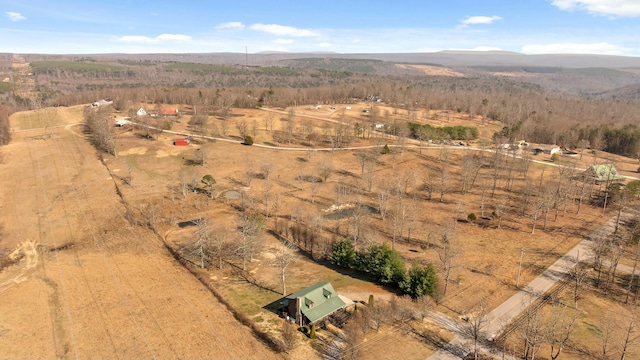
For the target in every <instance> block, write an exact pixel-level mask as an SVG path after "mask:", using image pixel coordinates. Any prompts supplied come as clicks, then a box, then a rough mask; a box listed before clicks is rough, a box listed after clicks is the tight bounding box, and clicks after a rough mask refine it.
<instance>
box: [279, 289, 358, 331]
mask: <svg viewBox="0 0 640 360" xmlns="http://www.w3.org/2000/svg"><path fill="white" fill-rule="evenodd" d="M283 305H284V307H285V309H286V310H287V313H288V314H289V316H291V317H292V318H293V319H295V321H296V323H297V324H300V325H309V324H315V323H317V322H318V321H320V320H322V319H324V318H326V317H327V316H329V315H331V314H333V313H334V312H335V311H337V310H340V309H343V308H344V307H345V306H346V304H345V302H344V301H343V300H342V299H341V298H340V297H339V296H338V294H337V293H336V291H335V290H334V289H333V286H331V284H330V283H328V282H319V283H317V284H314V285H312V286H310V287H308V288H306V289H302V290H300V291H298V292H296V293H293V294H291V295H289V296H287V298H286V299H285V301H284V302H283Z"/></svg>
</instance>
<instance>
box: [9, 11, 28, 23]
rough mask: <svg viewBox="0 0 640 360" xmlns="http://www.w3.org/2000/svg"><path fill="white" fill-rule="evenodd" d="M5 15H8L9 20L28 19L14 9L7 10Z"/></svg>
mask: <svg viewBox="0 0 640 360" xmlns="http://www.w3.org/2000/svg"><path fill="white" fill-rule="evenodd" d="M4 14H5V15H7V17H8V18H9V20H11V21H22V20H27V18H26V17H24V16H23V15H22V14H20V13H17V12H13V11H5V12H4Z"/></svg>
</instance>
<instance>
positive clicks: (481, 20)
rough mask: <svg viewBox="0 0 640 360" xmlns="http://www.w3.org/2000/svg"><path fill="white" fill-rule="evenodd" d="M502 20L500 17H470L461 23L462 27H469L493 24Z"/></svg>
mask: <svg viewBox="0 0 640 360" xmlns="http://www.w3.org/2000/svg"><path fill="white" fill-rule="evenodd" d="M498 20H502V18H501V17H500V16H496V15H493V16H469V17H467V18H466V19H464V20H462V21H461V22H460V27H468V26H469V25H477V24H492V23H494V22H495V21H498Z"/></svg>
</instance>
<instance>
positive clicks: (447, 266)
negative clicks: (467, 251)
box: [438, 226, 460, 296]
mask: <svg viewBox="0 0 640 360" xmlns="http://www.w3.org/2000/svg"><path fill="white" fill-rule="evenodd" d="M459 255H460V250H459V249H458V248H457V246H456V245H455V243H454V242H453V239H452V236H451V230H450V229H449V227H447V226H445V227H443V229H442V234H441V236H440V250H439V251H438V258H439V259H440V262H441V263H442V271H443V273H444V289H443V291H442V295H443V296H445V295H447V287H448V284H449V278H450V276H451V269H452V268H453V267H454V261H455V259H456V258H457V257H458V256H459Z"/></svg>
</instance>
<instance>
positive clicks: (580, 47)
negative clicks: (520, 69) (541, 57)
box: [522, 42, 632, 55]
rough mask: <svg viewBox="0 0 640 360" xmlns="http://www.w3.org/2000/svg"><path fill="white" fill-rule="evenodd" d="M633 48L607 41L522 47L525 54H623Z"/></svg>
mask: <svg viewBox="0 0 640 360" xmlns="http://www.w3.org/2000/svg"><path fill="white" fill-rule="evenodd" d="M631 50H632V49H628V48H624V47H621V46H618V45H612V44H609V43H606V42H601V43H592V44H581V43H563V44H532V45H525V46H523V47H522V52H523V53H525V54H600V55H622V54H625V53H627V52H629V51H631Z"/></svg>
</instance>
